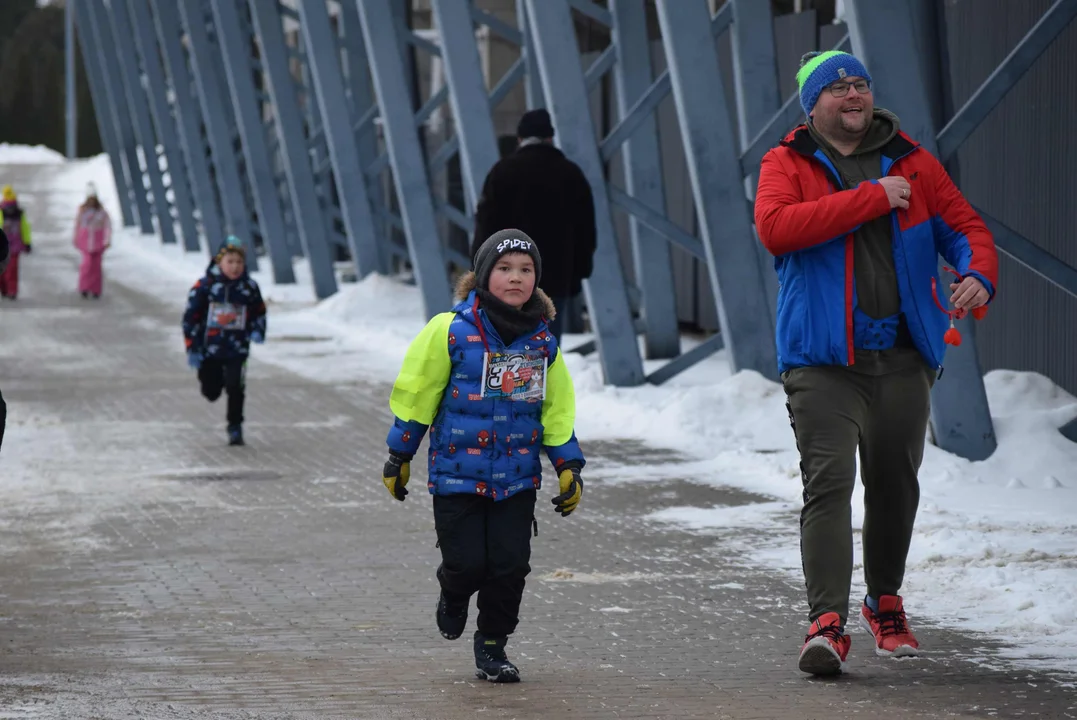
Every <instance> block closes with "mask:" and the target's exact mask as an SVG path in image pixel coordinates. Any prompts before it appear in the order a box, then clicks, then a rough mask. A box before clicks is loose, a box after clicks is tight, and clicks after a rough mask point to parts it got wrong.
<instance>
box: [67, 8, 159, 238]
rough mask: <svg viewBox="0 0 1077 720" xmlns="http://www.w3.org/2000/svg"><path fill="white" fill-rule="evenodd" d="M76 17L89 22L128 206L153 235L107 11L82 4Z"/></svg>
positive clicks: (141, 225) (148, 205) (143, 230)
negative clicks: (124, 172)
mask: <svg viewBox="0 0 1077 720" xmlns="http://www.w3.org/2000/svg"><path fill="white" fill-rule="evenodd" d="M80 9H81V10H82V12H81V13H80V14H81V15H82V16H83V17H85V18H86V19H87V20H88V21H89V25H90V31H91V33H92V34H93V45H94V50H95V51H96V53H95V54H96V55H97V62H98V67H100V68H101V78H102V80H104V87H105V95H106V96H107V97H108V106H109V110H110V114H111V115H112V122H113V124H114V126H115V128H116V138H117V140H118V141H119V143H120V148H119V149H120V151H121V152H122V153H123V159H124V167H125V168H126V170H127V187H128V188H129V189H130V191H131V204H132V206H133V207H134V208H135V210H136V211H137V212H136V215H137V216H138V225H139V228H140V229H141V230H142V232H143V233H145V234H147V235H152V234H153V218H152V216H151V212H150V203H149V201H148V200H147V199H146V187H145V183H144V179H143V177H142V166H141V165H140V164H139V162H138V147H137V145H138V143H137V142H136V141H135V131H134V128H133V127H131V113H129V112H127V108H126V107H125V105H126V103H127V99H126V97H125V90H124V86H123V78H122V76H121V75H120V71H119V68H117V67H116V66H117V64H118V61H117V60H116V53H114V52H112V50H111V48H112V47H113V42H112V32H111V29H110V28H109V24H108V21H107V19H106V13H107V9H106V8H105V7H104V6H103V5H102V4H101V0H83V3H82V5H81V6H80Z"/></svg>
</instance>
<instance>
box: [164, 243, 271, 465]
mask: <svg viewBox="0 0 1077 720" xmlns="http://www.w3.org/2000/svg"><path fill="white" fill-rule="evenodd" d="M265 335H266V306H265V303H264V302H263V301H262V293H261V291H260V290H259V289H258V283H256V282H255V281H254V280H253V279H252V278H251V276H250V275H248V274H247V268H246V251H245V249H244V247H243V243H241V242H240V241H239V240H238V239H237V238H236V237H234V236H231V235H230V236H229V237H228V238H227V239H226V240H225V241H224V242H223V243H222V244H221V246H220V248H219V249H218V251H217V254H216V255H215V256H214V257H213V260H212V261H210V264H209V267H207V268H206V275H205V277H203V278H202V279H200V280H199V281H198V282H196V283H195V284H194V287H192V288H191V291H190V292H189V293H188V294H187V310H186V311H185V312H184V313H183V337H184V340H185V342H186V345H187V364H188V365H190V366H191V367H192V368H195V369H196V370H198V380H199V382H200V383H201V385H202V395H204V396H205V398H206V399H207V400H209V401H210V402H214V401H215V400H216V399H217V398H219V397H220V396H221V392H222V391H226V392H227V393H228V444H229V445H242V444H243V401H244V397H245V386H246V370H247V356H248V355H249V354H250V344H251V343H252V342H256V343H262V342H265Z"/></svg>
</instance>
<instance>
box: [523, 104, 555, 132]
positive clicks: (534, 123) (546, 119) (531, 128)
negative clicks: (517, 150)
mask: <svg viewBox="0 0 1077 720" xmlns="http://www.w3.org/2000/svg"><path fill="white" fill-rule="evenodd" d="M553 136H554V130H553V123H552V122H550V113H549V112H547V111H546V109H545V108H538V109H537V110H528V111H527V112H525V113H524V114H523V116H522V117H521V118H520V122H519V123H517V125H516V137H518V138H520V139H523V138H529V137H537V138H552V137H553Z"/></svg>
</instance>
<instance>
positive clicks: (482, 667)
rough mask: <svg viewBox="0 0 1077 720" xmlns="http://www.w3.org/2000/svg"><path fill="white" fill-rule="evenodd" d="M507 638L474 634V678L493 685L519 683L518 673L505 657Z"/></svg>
mask: <svg viewBox="0 0 1077 720" xmlns="http://www.w3.org/2000/svg"><path fill="white" fill-rule="evenodd" d="M506 642H508V638H504V637H487V636H485V635H483V634H482V633H480V632H476V633H475V667H476V668H477V670H476V671H475V677H477V678H479V679H481V680H489V681H490V682H495V683H514V682H520V671H519V670H518V669H517V667H516V666H515V665H513V664H512V663H510V662H509V659H508V657H506V656H505V643H506Z"/></svg>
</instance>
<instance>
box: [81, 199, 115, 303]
mask: <svg viewBox="0 0 1077 720" xmlns="http://www.w3.org/2000/svg"><path fill="white" fill-rule="evenodd" d="M111 244H112V222H111V220H109V217H108V212H107V211H106V210H105V208H104V207H102V206H101V201H100V200H98V199H97V189H96V188H95V187H94V186H93V183H90V185H89V187H88V188H87V196H86V201H85V202H84V203H82V205H80V206H79V216H78V219H77V220H76V221H75V247H77V248H78V249H79V250H80V251H81V252H82V264H81V265H79V292H80V293H82V297H89V296H91V295H93V296H94V298H99V297H101V284H102V282H103V278H102V275H101V260H102V256H103V255H104V254H105V250H108V248H109V246H110V245H111Z"/></svg>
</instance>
